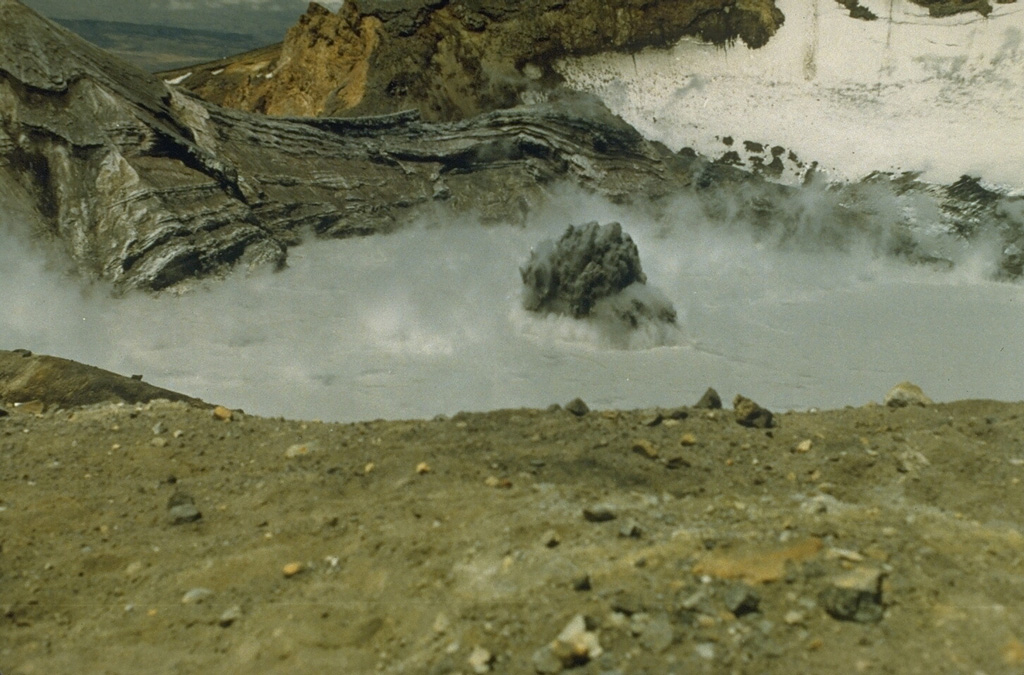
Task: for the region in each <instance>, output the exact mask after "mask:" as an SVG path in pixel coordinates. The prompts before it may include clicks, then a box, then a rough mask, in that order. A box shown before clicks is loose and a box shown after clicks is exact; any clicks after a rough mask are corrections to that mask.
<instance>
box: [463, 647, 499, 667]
mask: <svg viewBox="0 0 1024 675" xmlns="http://www.w3.org/2000/svg"><path fill="white" fill-rule="evenodd" d="M466 663H468V664H469V667H470V668H472V669H473V672H474V673H489V672H490V671H491V664H492V663H494V655H493V654H491V652H489V651H488V650H486V649H484V648H483V647H481V646H479V645H477V646H476V647H473V651H472V652H471V653H470V655H469V658H468V659H466Z"/></svg>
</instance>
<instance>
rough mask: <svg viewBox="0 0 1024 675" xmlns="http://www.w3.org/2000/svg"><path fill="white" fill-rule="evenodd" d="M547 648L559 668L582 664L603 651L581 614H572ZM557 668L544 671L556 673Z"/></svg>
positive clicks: (595, 635)
mask: <svg viewBox="0 0 1024 675" xmlns="http://www.w3.org/2000/svg"><path fill="white" fill-rule="evenodd" d="M547 649H549V650H550V652H551V653H552V654H553V655H554V656H555V657H556V658H557V659H558V661H559V666H560V669H561V668H575V667H577V666H582V665H584V664H586V663H589V662H590V661H592V660H593V659H596V658H597V657H598V656H600V655H601V654H602V653H604V650H603V649H602V648H601V644H600V643H599V642H598V639H597V634H596V633H592V632H590V631H588V630H587V622H586V620H585V619H584V618H583V615H582V614H577V615H576V616H574V617H573V618H572V620H571V621H570V622H569V623H568V624H567V625H566V626H565V628H563V629H562V632H561V633H559V634H558V637H557V638H555V640H554V642H552V643H551V644H550V645H548V647H547ZM535 656H536V654H535ZM534 665H536V661H535V663H534ZM560 669H559V670H560ZM559 670H554V671H544V672H556V673H557V672H559ZM538 672H540V671H538Z"/></svg>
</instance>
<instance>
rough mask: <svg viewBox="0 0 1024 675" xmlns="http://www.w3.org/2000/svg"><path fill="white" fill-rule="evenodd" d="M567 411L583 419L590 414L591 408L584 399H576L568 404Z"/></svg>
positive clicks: (566, 405)
mask: <svg viewBox="0 0 1024 675" xmlns="http://www.w3.org/2000/svg"><path fill="white" fill-rule="evenodd" d="M565 409H566V410H568V411H569V412H571V413H572V414H573V415H576V417H583V416H584V415H586V414H587V413H588V412H590V408H589V407H587V404H586V403H584V402H583V399H581V398H574V399H573V400H571V401H569V402H568V403H566V404H565Z"/></svg>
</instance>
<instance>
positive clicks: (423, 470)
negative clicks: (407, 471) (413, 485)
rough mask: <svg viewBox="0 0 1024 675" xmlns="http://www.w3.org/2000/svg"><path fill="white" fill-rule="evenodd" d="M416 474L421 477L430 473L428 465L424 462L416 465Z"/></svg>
mask: <svg viewBox="0 0 1024 675" xmlns="http://www.w3.org/2000/svg"><path fill="white" fill-rule="evenodd" d="M416 473H418V474H419V475H421V476H422V475H424V474H427V473H430V465H429V464H427V463H426V462H420V463H419V464H417V465H416Z"/></svg>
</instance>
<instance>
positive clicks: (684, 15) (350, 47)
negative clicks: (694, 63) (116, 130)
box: [166, 0, 783, 120]
mask: <svg viewBox="0 0 1024 675" xmlns="http://www.w3.org/2000/svg"><path fill="white" fill-rule="evenodd" d="M782 21H783V15H782V13H781V12H780V11H779V10H778V9H777V8H776V7H775V5H774V0H689V1H682V2H681V1H679V0H523V1H522V2H518V3H507V2H497V1H496V0H462V1H456V2H433V3H424V2H419V1H415V0H414V1H411V2H394V1H393V0H392V1H389V2H380V1H374V0H371V1H370V2H367V3H366V5H365V9H362V10H361V9H360V8H359V6H357V5H356V4H355V3H354V2H351V1H349V2H346V3H345V4H344V5H343V6H342V8H341V9H340V10H339V11H338V13H337V14H332V13H331V12H330V11H329V10H327V9H325V8H323V7H321V6H320V5H317V4H316V3H312V4H311V5H310V7H309V10H308V11H307V12H306V14H305V15H304V16H303V17H302V18H301V19H300V21H299V23H298V24H297V25H296V26H295V27H293V28H292V29H291V30H290V31H288V35H287V37H286V39H285V42H284V43H283V45H281V46H280V47H278V48H276V49H267V50H260V51H258V52H252V53H250V54H247V55H242V56H241V57H236V58H233V59H229V60H226V61H223V62H218V63H213V64H207V65H206V66H202V67H200V68H194V69H184V70H181V71H175V72H173V73H167V74H166V76H167V77H168V78H172V77H175V76H179V77H180V76H181V75H185V74H186V73H189V72H191V75H190V76H189V77H187V78H186V79H185V80H183V81H182V83H181V84H182V86H184V87H187V88H189V89H191V90H192V91H194V92H196V93H197V94H199V95H200V96H202V97H204V98H206V99H208V100H210V101H213V102H215V103H219V104H222V105H226V106H230V107H236V108H241V109H245V110H251V111H258V112H267V113H270V114H282V115H306V116H355V115H371V114H382V113H391V112H396V111H400V110H406V109H418V110H419V111H420V113H421V114H422V115H423V116H424V118H426V119H431V120H453V119H461V118H465V117H469V116H472V115H476V114H479V113H481V112H484V111H488V110H494V109H497V108H505V107H510V106H512V105H515V104H516V103H517V102H518V101H519V100H520V98H521V95H522V94H523V93H524V92H526V91H529V90H530V89H533V88H536V87H538V86H543V85H550V84H552V83H553V82H556V81H557V80H558V77H557V75H556V74H555V72H554V70H553V64H554V63H555V61H556V60H557V59H559V58H561V57H564V56H570V55H584V54H593V53H597V52H602V51H609V50H617V51H635V50H639V49H642V48H644V47H649V46H655V47H667V46H670V45H672V44H673V43H675V42H676V41H678V40H679V39H680V38H681V37H683V36H685V35H696V36H700V37H701V38H703V39H706V40H709V41H711V42H715V43H718V44H724V43H728V42H732V41H734V40H736V39H741V40H743V41H744V42H745V43H747V44H748V45H751V46H755V47H758V46H761V45H763V44H765V43H766V42H767V41H768V38H770V37H771V36H772V35H773V34H774V33H775V31H776V30H777V29H778V28H779V26H780V25H781V24H782ZM214 73H216V75H215V74H214Z"/></svg>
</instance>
